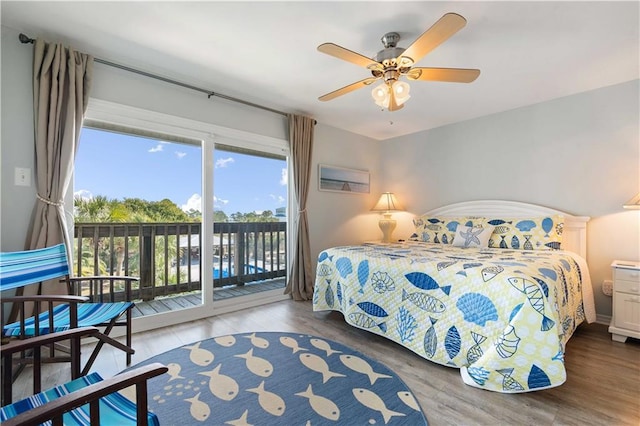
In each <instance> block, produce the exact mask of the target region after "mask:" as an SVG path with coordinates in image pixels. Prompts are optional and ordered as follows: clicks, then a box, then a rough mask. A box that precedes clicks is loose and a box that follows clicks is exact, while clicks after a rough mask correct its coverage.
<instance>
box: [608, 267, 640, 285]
mask: <svg viewBox="0 0 640 426" xmlns="http://www.w3.org/2000/svg"><path fill="white" fill-rule="evenodd" d="M614 278H615V279H616V280H625V281H635V282H636V283H640V271H638V270H637V269H626V268H615V277H614Z"/></svg>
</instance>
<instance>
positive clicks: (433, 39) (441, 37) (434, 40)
mask: <svg viewBox="0 0 640 426" xmlns="http://www.w3.org/2000/svg"><path fill="white" fill-rule="evenodd" d="M465 25H467V20H466V19H464V18H463V17H462V16H460V15H458V14H457V13H447V14H445V15H444V16H443V17H442V18H440V19H439V20H438V21H437V22H436V23H435V24H433V25H432V26H431V28H429V29H428V30H427V31H425V32H424V33H422V35H421V36H420V37H418V38H417V39H416V41H414V42H413V43H412V44H411V46H409V47H408V48H407V49H406V50H405V51H404V52H403V53H402V55H401V56H400V57H401V58H409V59H410V60H411V61H412V63H411V64H415V63H416V62H418V61H419V60H420V59H422V58H423V57H424V56H425V55H426V54H427V53H429V52H431V51H432V50H433V49H435V48H436V47H438V46H439V45H440V44H441V43H443V42H444V41H445V40H446V39H448V38H449V37H451V36H452V35H454V34H455V33H457V32H458V31H459V30H460V29H462V28H463V27H464V26H465ZM411 64H408V65H409V66H410V65H411Z"/></svg>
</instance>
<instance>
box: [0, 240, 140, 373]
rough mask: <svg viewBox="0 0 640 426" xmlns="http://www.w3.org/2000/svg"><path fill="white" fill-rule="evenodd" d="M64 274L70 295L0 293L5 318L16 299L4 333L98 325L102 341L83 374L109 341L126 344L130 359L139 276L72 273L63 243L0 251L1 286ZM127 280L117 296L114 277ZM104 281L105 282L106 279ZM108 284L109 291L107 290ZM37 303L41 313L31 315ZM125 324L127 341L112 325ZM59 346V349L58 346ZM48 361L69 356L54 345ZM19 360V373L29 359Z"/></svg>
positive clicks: (15, 335)
mask: <svg viewBox="0 0 640 426" xmlns="http://www.w3.org/2000/svg"><path fill="white" fill-rule="evenodd" d="M52 279H62V280H64V281H65V282H66V283H67V286H68V295H59V296H58V295H47V296H44V295H41V296H13V297H3V298H2V304H1V306H2V310H1V312H0V315H1V318H2V319H3V320H4V318H5V315H4V314H5V312H4V311H5V305H7V304H10V303H11V304H12V306H13V311H12V312H13V313H14V317H15V318H16V319H17V320H16V321H15V322H12V323H10V324H6V325H4V326H3V327H2V335H3V339H6V338H18V339H26V338H30V337H34V336H40V335H45V334H49V333H54V332H59V331H65V330H70V329H75V328H79V327H92V326H93V327H99V328H101V329H102V332H101V333H98V334H97V335H96V336H95V337H97V339H98V342H97V344H96V347H95V348H94V350H93V352H92V353H91V355H90V357H89V359H88V360H87V363H86V364H85V366H84V369H83V370H82V374H83V375H85V374H87V373H88V372H89V369H90V368H91V366H92V365H93V362H94V361H95V359H96V357H97V356H98V353H99V352H100V349H101V348H102V346H104V344H105V343H108V344H110V345H113V346H114V347H116V348H118V349H121V350H123V351H124V352H126V354H127V365H129V364H131V355H132V354H133V353H134V350H133V348H132V345H131V310H132V308H133V306H134V304H133V302H131V294H132V293H131V284H132V283H133V282H136V281H137V280H138V278H136V277H126V276H125V277H123V276H101V277H73V278H72V277H70V276H69V262H68V260H67V253H66V250H65V246H64V244H58V245H56V246H52V247H47V248H43V249H36V250H27V251H19V252H5V253H0V290H2V291H5V290H9V289H17V288H20V287H24V286H26V285H30V284H35V283H41V282H45V281H47V280H52ZM118 281H121V282H123V283H124V291H122V292H120V293H119V294H120V295H121V299H122V300H115V294H116V293H117V292H115V291H114V288H115V287H114V286H115V283H116V282H118ZM105 283H106V284H105ZM105 286H107V291H105ZM29 303H32V304H33V305H32V306H33V311H32V312H35V313H40V314H39V315H33V316H27V314H25V307H28V306H29V305H28V304H29ZM116 326H122V327H126V344H122V343H121V342H119V341H117V340H115V339H113V338H112V337H110V336H109V334H110V333H111V331H112V329H113V327H116ZM58 352H60V351H58ZM49 353H50V355H49V358H48V362H56V361H58V362H68V361H70V357H69V356H61V355H59V354H57V353H56V350H55V347H54V346H53V345H51V347H50V350H49ZM15 362H17V363H18V364H20V366H19V368H18V369H17V370H16V373H15V375H14V379H15V376H17V374H19V372H20V371H21V369H22V367H23V366H24V364H27V363H30V361H29V360H28V359H26V358H24V357H21V358H19V359H17V360H15Z"/></svg>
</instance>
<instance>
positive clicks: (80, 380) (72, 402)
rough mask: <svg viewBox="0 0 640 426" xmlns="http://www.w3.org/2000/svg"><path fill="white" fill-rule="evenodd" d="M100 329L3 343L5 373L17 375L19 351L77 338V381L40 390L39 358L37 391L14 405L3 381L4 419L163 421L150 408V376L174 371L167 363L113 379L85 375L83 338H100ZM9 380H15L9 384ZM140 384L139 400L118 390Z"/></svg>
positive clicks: (74, 372) (16, 421)
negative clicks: (15, 359)
mask: <svg viewBox="0 0 640 426" xmlns="http://www.w3.org/2000/svg"><path fill="white" fill-rule="evenodd" d="M99 333H100V331H99V330H98V329H97V328H95V327H85V328H76V329H73V330H67V331H61V332H55V333H50V334H46V335H42V336H37V337H34V338H31V339H26V340H18V341H13V342H11V343H8V344H6V345H3V347H2V354H1V355H2V376H3V377H4V376H5V375H7V374H8V375H9V376H11V371H10V369H11V359H12V358H13V355H14V354H15V353H17V352H22V351H25V350H31V351H33V353H34V354H39V353H40V347H41V346H43V345H48V344H50V343H52V342H59V341H63V340H69V341H70V342H71V353H72V354H73V355H74V356H73V362H72V375H71V378H72V380H71V381H69V382H67V383H65V384H62V385H58V386H55V387H54V388H51V389H49V390H46V391H44V392H41V391H40V385H41V383H40V378H41V367H42V362H41V361H42V360H41V358H40V356H39V355H36V356H35V357H34V364H33V369H34V374H33V388H34V394H33V395H32V396H30V397H28V398H25V399H22V400H20V401H17V402H13V403H12V395H11V394H12V388H11V380H5V381H4V383H3V386H2V388H3V394H2V404H3V406H2V407H1V408H0V422H1V423H2V425H3V426H5V425H6V426H12V425H14V426H17V425H39V424H45V425H63V424H64V425H119V426H120V425H143V426H146V425H158V424H159V422H158V418H157V416H156V415H155V414H153V413H151V412H148V398H147V380H149V379H150V378H152V377H156V376H159V375H161V374H164V373H166V372H167V371H168V369H167V367H165V366H164V365H162V364H159V363H154V364H150V365H148V366H144V367H140V368H136V369H132V370H129V371H126V372H124V373H122V374H119V375H117V376H114V377H112V378H110V379H106V380H104V379H102V377H101V376H100V375H99V374H98V373H95V372H94V373H91V374H89V375H86V376H84V375H83V376H80V375H79V373H78V372H79V369H80V345H81V342H80V340H81V339H82V338H83V337H88V336H94V337H95V336H97V335H98V334H99ZM7 382H9V384H8V386H7ZM130 386H135V402H133V401H132V400H131V399H129V398H127V397H125V396H124V395H123V394H122V393H119V392H118V391H120V390H122V389H125V388H127V387H130Z"/></svg>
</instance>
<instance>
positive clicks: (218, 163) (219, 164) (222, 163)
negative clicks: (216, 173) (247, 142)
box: [216, 157, 236, 169]
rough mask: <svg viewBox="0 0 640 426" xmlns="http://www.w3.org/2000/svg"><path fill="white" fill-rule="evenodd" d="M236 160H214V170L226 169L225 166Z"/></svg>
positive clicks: (230, 158)
mask: <svg viewBox="0 0 640 426" xmlns="http://www.w3.org/2000/svg"><path fill="white" fill-rule="evenodd" d="M235 161H236V160H234V159H233V158H232V157H229V158H219V159H217V160H216V169H218V168H222V167H227V165H229V164H231V163H233V162H235Z"/></svg>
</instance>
